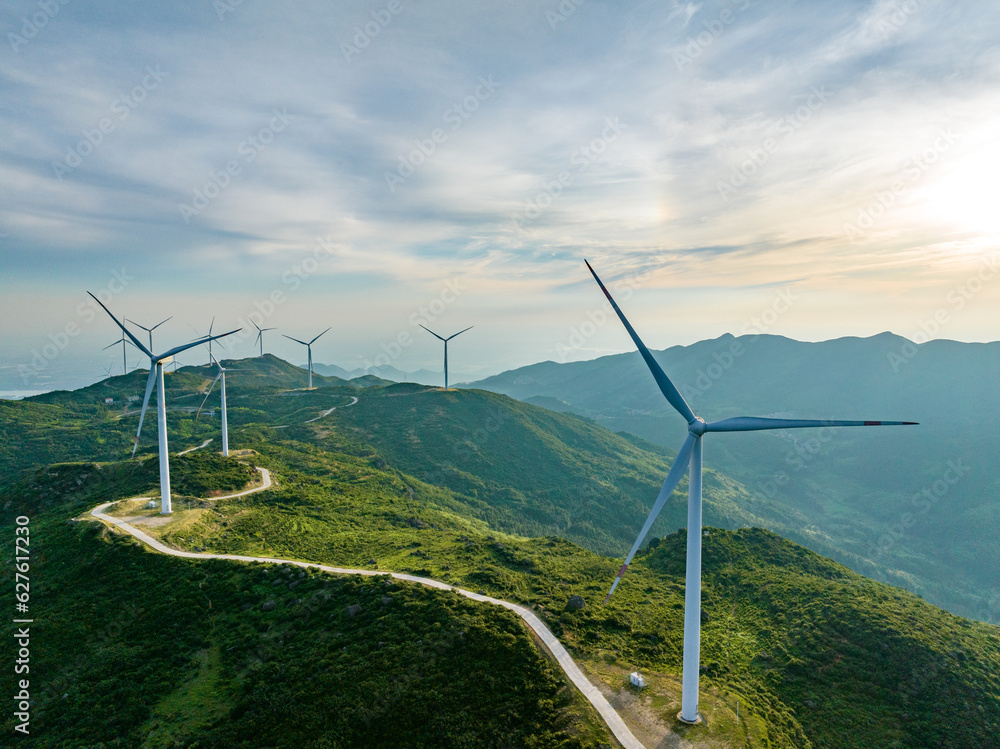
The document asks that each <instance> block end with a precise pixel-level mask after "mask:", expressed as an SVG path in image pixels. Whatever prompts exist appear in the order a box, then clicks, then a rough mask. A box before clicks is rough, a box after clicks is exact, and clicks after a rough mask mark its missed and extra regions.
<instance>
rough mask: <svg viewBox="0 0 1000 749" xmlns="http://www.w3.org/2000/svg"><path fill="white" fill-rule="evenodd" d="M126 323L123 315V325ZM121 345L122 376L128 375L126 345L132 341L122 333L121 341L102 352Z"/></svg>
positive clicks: (109, 345) (103, 349)
mask: <svg viewBox="0 0 1000 749" xmlns="http://www.w3.org/2000/svg"><path fill="white" fill-rule="evenodd" d="M116 322H117V320H116ZM124 323H125V315H122V324H123V325H124ZM119 343H120V344H121V345H122V374H128V359H126V357H125V344H126V343H131V341H129V340H128V339H127V338H125V334H124V333H122V337H121V340H118V341H115V342H114V343H109V344H108V345H107V346H105V347H104V348H102V349H101V351H107V350H108V349H109V348H111V347H112V346H117V345H118V344H119Z"/></svg>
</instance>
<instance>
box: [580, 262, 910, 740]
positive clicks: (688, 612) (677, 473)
mask: <svg viewBox="0 0 1000 749" xmlns="http://www.w3.org/2000/svg"><path fill="white" fill-rule="evenodd" d="M584 262H587V261H586V260H585V261H584ZM587 268H588V269H589V270H590V272H591V274H592V275H593V276H594V280H595V281H597V285H598V286H600V287H601V291H603V292H604V296H606V297H607V298H608V301H609V302H611V306H612V307H613V308H614V310H615V312H616V313H617V314H618V318H619V319H620V320H621V321H622V324H623V325H624V326H625V330H627V331H628V334H629V335H630V336H631V337H632V341H633V342H634V343H635V345H636V348H638V349H639V353H640V354H642V358H643V359H644V360H645V362H646V366H647V367H649V371H650V372H652V374H653V379H654V380H656V384H657V385H658V386H659V388H660V392H661V393H663V396H664V397H665V398H666V399H667V402H668V403H670V405H671V406H673V408H674V410H675V411H677V412H678V413H679V414H680V415H681V416H683V417H684V419H685V420H686V421H687V423H688V436H687V439H686V440H684V445H683V446H682V447H681V449H680V452H678V453H677V458H676V459H675V460H674V464H673V466H671V468H670V473H668V474H667V479H666V481H664V482H663V488H662V489H661V490H660V494H659V496H657V498H656V502H654V503H653V509H652V510H650V513H649V517H647V518H646V522H645V524H644V525H643V526H642V530H641V531H639V537H638V538H637V539H636V540H635V543H634V544H632V549H631V551H629V553H628V556H627V557H625V564H623V565H622V568H621V569H620V570H619V571H618V576H617V577H616V578H615V581H614V583H613V584H612V585H611V590H610V591H609V592H608V595H607V598H605V599H604V603H607V602H608V600H609V599H610V598H611V594H612V593H614V592H615V588H616V587H617V586H618V583H619V582H621V579H622V577H623V576H624V575H625V571H626V570H627V569H628V566H629V563H630V562H631V561H632V557H634V556H635V553H636V552H637V551H638V550H639V547H640V546H641V545H642V542H643V539H645V538H646V534H647V533H649V529H650V527H651V526H652V525H653V521H655V520H656V516H657V515H659V514H660V510H661V509H663V505H664V504H665V503H666V501H667V499H669V498H670V495H671V494H672V493H673V491H674V489H675V488H677V484H678V483H679V482H680V480H681V477H683V475H684V473H685V472H686V471H687V469H688V467H689V466H690V469H691V478H690V480H689V481H688V522H687V578H686V581H685V584H684V665H683V669H684V671H683V679H682V692H681V711H680V714H679V715H678V716H677V717H678V718H679V719H680V720H681V721H683V722H685V723H692V724H694V723H699V722H701V716H700V715H699V714H698V667H699V661H700V656H701V463H702V444H701V439H702V437H703V436H704V435H705V434H707V433H708V432H756V431H760V430H765V429H804V428H808V427H862V426H865V427H867V426H903V425H912V424H915V423H916V422H913V421H828V420H806V419H765V418H760V417H756V416H737V417H735V418H731V419H723V420H722V421H714V422H711V423H708V424H706V423H705V421H704V420H703V419H702V418H700V417H698V416H696V415H695V414H694V412H693V411H692V410H691V407H690V406H689V405H688V404H687V402H686V401H685V400H684V398H683V397H682V396H681V394H680V392H679V391H678V390H677V388H676V387H674V384H673V383H672V382H671V381H670V379H669V378H668V377H667V375H666V374H665V373H664V372H663V369H661V368H660V365H659V364H658V363H657V362H656V360H655V359H654V358H653V355H652V354H651V353H650V352H649V349H647V348H646V346H645V345H644V344H643V342H642V341H641V340H639V336H638V334H636V332H635V330H634V329H633V328H632V326H631V325H630V324H629V322H628V320H626V319H625V315H623V314H622V311H621V310H620V309H619V308H618V305H617V304H616V303H615V300H614V299H612V298H611V294H609V293H608V290H607V289H606V288H605V287H604V284H603V283H601V279H600V278H598V277H597V274H596V273H594V269H593V268H591V267H590V263H587Z"/></svg>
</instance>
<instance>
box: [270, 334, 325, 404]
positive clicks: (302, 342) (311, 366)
mask: <svg viewBox="0 0 1000 749" xmlns="http://www.w3.org/2000/svg"><path fill="white" fill-rule="evenodd" d="M331 327H332V326H331ZM265 330H267V328H265ZM329 330H330V328H327V329H326V330H324V331H323V332H322V333H320V334H319V335H318V336H316V337H315V338H313V339H312V340H311V341H309V343H306V342H305V341H300V340H299V339H298V338H292V337H291V336H290V335H286V336H285V338H287V339H288V340H290V341H295V342H296V343H301V344H302V345H303V346H305V347H306V349H307V350H308V352H309V389H310V390H312V386H313V349H312V345H313V344H314V343H316V341H317V340H319V336H320V335H324V334H325V333H327V331H329ZM282 335H285V334H284V333H282ZM260 345H261V350H263V347H264V343H263V341H261V344H260ZM261 356H263V354H261Z"/></svg>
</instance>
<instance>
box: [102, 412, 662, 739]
mask: <svg viewBox="0 0 1000 749" xmlns="http://www.w3.org/2000/svg"><path fill="white" fill-rule="evenodd" d="M357 402H358V401H357V398H355V399H354V402H353V403H350V404H349V405H352V406H353V405H354V403H357ZM330 410H331V411H332V410H333V409H330ZM327 413H329V412H327ZM324 415H325V414H324ZM257 470H258V471H260V474H261V477H262V478H263V481H262V483H261V485H260V486H256V487H253V488H252V489H246V490H244V491H241V492H237V493H236V494H228V495H226V496H224V497H210V498H207V499H206V500H205V501H209V502H213V501H214V502H217V501H219V500H220V499H234V498H236V497H244V496H246V495H248V494H253V493H255V492H262V491H265V490H266V489H270V488H271V474H270V472H268V470H267V469H266V468H260V467H259V466H258V467H257ZM149 499H150V498H149V497H135V498H134V499H131V500H125V501H141V500H145V501H149ZM112 504H114V503H113V502H105V503H104V504H102V505H98V506H97V507H95V508H94V509H93V510H91V511H90V514H91V515H92V516H93V517H95V518H97V519H98V520H100V521H102V522H105V523H109V524H110V525H113V526H115V527H116V528H120V529H121V530H123V531H124V532H125V533H128V534H129V535H131V536H133V537H134V538H136V539H138V540H139V541H141V542H142V543H144V544H146V545H147V546H149V547H150V548H152V549H155V550H156V551H158V552H160V553H162V554H169V555H170V556H173V557H181V558H184V559H230V560H232V561H235V562H268V563H271V564H294V565H295V566H297V567H303V568H312V569H317V570H322V571H324V572H332V573H334V574H337V575H366V576H370V577H373V576H377V575H385V574H388V575H389V576H390V577H393V578H395V579H396V580H406V581H408V582H411V583H418V584H420V585H426V586H427V587H429V588H437V589H439V590H453V591H455V592H456V593H458V594H459V595H463V596H465V597H466V598H471V599H472V600H473V601H481V602H484V603H492V604H493V605H494V606H503V607H504V608H505V609H510V610H511V611H513V612H514V613H515V614H517V615H518V616H520V617H521V619H523V620H524V622H525V623H526V624H527V625H528V626H529V627H530V628H531V630H532V631H533V632H534V633H535V634H536V635H537V636H538V637H539V639H541V641H542V642H543V643H545V646H546V647H547V648H548V649H549V652H550V653H551V654H552V656H553V657H554V658H555V661H556V663H558V664H559V667H560V668H561V669H562V670H563V672H564V673H565V674H566V676H567V677H568V678H569V680H570V681H571V682H573V684H574V686H576V688H577V689H579V690H580V693H581V694H583V696H584V697H586V698H587V700H588V701H589V702H590V704H591V705H593V706H594V708H595V709H596V710H597V712H598V713H599V714H600V716H601V718H603V719H604V722H605V723H607V725H608V728H610V729H611V732H612V733H613V734H614V735H615V738H616V739H618V741H620V742H621V744H622V746H624V747H625V748H626V749H646V748H645V747H644V746H643V745H642V744H641V743H639V740H638V739H637V738H636V737H635V736H634V735H633V734H632V732H631V731H630V730H629V728H628V726H627V725H625V721H624V720H622V717H621V716H620V715H619V714H618V712H617V711H616V710H615V709H614V708H613V707H612V706H611V703H610V702H608V700H607V698H606V697H605V696H604V695H603V694H602V693H601V690H600V689H598V688H597V687H596V686H594V684H593V683H591V681H590V680H589V679H588V678H587V677H586V676H584V674H583V671H581V670H580V667H579V666H578V665H577V664H576V661H574V660H573V658H572V656H570V654H569V653H568V652H567V651H566V648H564V647H563V644H562V643H561V642H559V640H558V638H557V637H556V636H555V635H554V634H552V632H551V631H550V630H549V628H548V627H546V626H545V623H544V622H543V621H542V620H541V619H539V618H538V616H537V615H536V614H535V613H534V612H533V611H531V610H530V609H527V608H525V607H524V606H520V605H518V604H516V603H511V602H510V601H504V600H502V599H500V598H492V597H491V596H484V595H480V594H478V593H473V592H472V591H471V590H465V589H463V588H456V587H455V586H453V585H449V584H448V583H444V582H441V581H440V580H433V579H431V578H429V577H417V576H415V575H405V574H402V573H400V572H389V573H386V572H382V571H379V570H355V569H350V568H346V567H331V566H329V565H326V564H317V563H315V562H299V561H296V560H293V559H278V558H276V557H251V556H243V555H240V554H208V553H195V552H191V551H181V550H180V549H174V548H171V547H169V546H166V545H164V544H163V543H161V542H160V541H157V540H156V539H155V538H153V537H151V536H149V535H147V534H145V533H143V532H142V531H141V530H139V529H138V528H136V527H135V526H133V525H131V524H130V523H129V522H127V521H129V520H134V518H115V517H111V516H110V515H106V514H105V513H104V511H105V510H106V509H108V507H109V506H110V505H112Z"/></svg>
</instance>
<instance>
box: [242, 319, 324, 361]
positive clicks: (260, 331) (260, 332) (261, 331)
mask: <svg viewBox="0 0 1000 749" xmlns="http://www.w3.org/2000/svg"><path fill="white" fill-rule="evenodd" d="M250 322H252V323H253V326H254V327H255V328H257V339H256V340H255V341H254V343H259V344H260V355H261V356H263V355H264V331H265V330H277V328H262V327H260V325H258V324H257V323H255V322H253V320H251V321H250ZM320 335H322V333H320ZM299 343H302V341H299Z"/></svg>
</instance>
